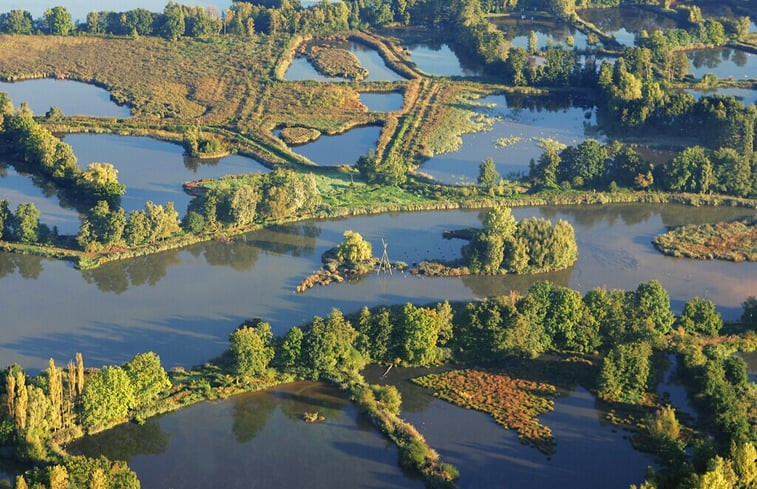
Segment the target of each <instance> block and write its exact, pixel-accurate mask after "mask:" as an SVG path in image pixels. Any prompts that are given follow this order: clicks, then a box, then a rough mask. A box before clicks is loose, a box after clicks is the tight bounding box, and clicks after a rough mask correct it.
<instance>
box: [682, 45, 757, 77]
mask: <svg viewBox="0 0 757 489" xmlns="http://www.w3.org/2000/svg"><path fill="white" fill-rule="evenodd" d="M686 55H687V56H688V57H689V62H690V67H689V73H690V74H691V75H693V76H695V77H696V78H702V77H703V76H704V75H706V74H707V73H713V74H714V75H716V76H717V77H718V78H729V79H734V80H752V79H757V54H753V53H748V52H746V51H740V50H738V49H730V48H712V49H697V50H694V51H688V52H687V53H686Z"/></svg>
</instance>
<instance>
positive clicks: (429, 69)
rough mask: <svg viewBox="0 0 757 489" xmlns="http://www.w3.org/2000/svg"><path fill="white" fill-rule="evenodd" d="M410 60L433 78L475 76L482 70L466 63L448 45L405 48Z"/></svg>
mask: <svg viewBox="0 0 757 489" xmlns="http://www.w3.org/2000/svg"><path fill="white" fill-rule="evenodd" d="M405 47H406V49H408V50H409V51H410V60H411V61H412V62H413V63H415V64H416V66H417V67H418V68H419V69H420V70H421V71H423V72H425V73H427V74H429V75H433V76H475V75H480V74H481V69H480V68H479V67H477V66H475V64H473V63H465V64H464V60H463V59H461V58H460V57H459V56H458V54H457V53H456V52H455V51H453V50H452V49H451V48H450V46H449V45H448V44H447V43H434V42H422V43H416V42H413V43H412V44H408V45H407V46H405Z"/></svg>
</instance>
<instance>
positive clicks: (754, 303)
mask: <svg viewBox="0 0 757 489" xmlns="http://www.w3.org/2000/svg"><path fill="white" fill-rule="evenodd" d="M741 307H742V313H741V322H742V323H744V324H745V325H747V326H748V327H750V328H753V329H754V328H757V298H755V297H754V296H750V297H748V298H747V299H746V300H745V301H744V302H742V303H741Z"/></svg>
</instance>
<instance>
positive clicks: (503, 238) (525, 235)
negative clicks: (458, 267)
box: [462, 207, 578, 275]
mask: <svg viewBox="0 0 757 489" xmlns="http://www.w3.org/2000/svg"><path fill="white" fill-rule="evenodd" d="M483 224H484V227H483V229H480V230H474V231H472V235H471V236H470V243H468V244H467V245H465V246H464V247H463V252H462V254H463V258H462V262H463V264H464V265H465V266H467V267H468V268H469V269H470V271H471V272H472V273H481V274H489V275H491V274H501V273H517V274H524V273H541V272H546V271H554V270H562V269H565V268H568V267H570V266H572V265H573V264H574V263H575V262H576V260H577V259H578V246H577V245H576V237H575V233H574V231H573V226H571V225H570V223H568V222H567V221H563V220H560V221H558V222H557V223H556V224H554V225H553V224H552V223H550V222H549V221H548V220H546V219H540V218H536V217H535V218H530V219H523V220H521V221H520V222H518V221H516V219H515V217H514V216H513V215H512V212H511V210H510V208H509V207H499V208H494V209H490V210H489V211H487V212H486V214H485V215H484V220H483Z"/></svg>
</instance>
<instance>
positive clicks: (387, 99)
mask: <svg viewBox="0 0 757 489" xmlns="http://www.w3.org/2000/svg"><path fill="white" fill-rule="evenodd" d="M404 100H405V98H404V96H403V95H402V94H401V93H396V92H390V93H367V92H366V93H361V94H360V101H361V102H362V103H363V105H365V106H366V107H368V110H370V111H371V112H396V111H398V110H400V109H402V103H403V102H404Z"/></svg>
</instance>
